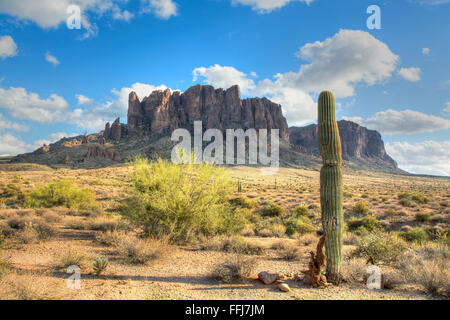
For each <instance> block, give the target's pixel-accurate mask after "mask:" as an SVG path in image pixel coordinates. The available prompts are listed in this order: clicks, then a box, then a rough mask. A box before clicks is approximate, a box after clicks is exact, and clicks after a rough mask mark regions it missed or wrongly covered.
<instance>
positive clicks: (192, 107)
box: [128, 85, 289, 142]
mask: <svg viewBox="0 0 450 320" xmlns="http://www.w3.org/2000/svg"><path fill="white" fill-rule="evenodd" d="M194 121H202V122H203V129H205V130H206V129H211V128H216V129H219V130H222V131H224V130H226V129H235V128H242V129H244V130H246V129H249V128H254V129H268V130H270V129H279V130H280V139H282V140H285V141H286V142H288V141H289V129H288V125H287V122H286V119H285V118H284V116H283V113H282V111H281V106H280V105H279V104H276V103H273V102H271V101H270V100H268V99H266V98H250V99H244V100H241V93H240V89H239V87H238V86H233V87H231V88H229V89H228V90H223V89H214V88H213V87H212V86H203V85H196V86H194V87H191V88H189V89H187V90H186V91H185V92H184V93H182V94H181V93H180V92H179V91H175V92H173V93H172V92H171V91H170V90H169V89H167V90H165V91H162V90H158V91H154V92H153V93H152V94H150V96H148V97H145V98H143V99H142V101H140V100H139V97H138V96H137V94H136V93H135V92H131V93H130V96H129V108H128V130H130V131H132V130H139V128H142V127H147V128H148V129H149V130H150V132H151V133H157V134H161V133H166V132H172V131H173V130H174V129H177V128H186V129H192V128H193V124H194Z"/></svg>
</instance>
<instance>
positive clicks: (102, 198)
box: [0, 164, 450, 300]
mask: <svg viewBox="0 0 450 320" xmlns="http://www.w3.org/2000/svg"><path fill="white" fill-rule="evenodd" d="M0 166H1V168H0V173H1V175H0V193H1V194H2V195H1V200H2V202H1V203H0V231H1V232H0V237H1V238H0V245H1V249H0V258H1V259H0V287H1V290H0V299H88V300H90V299H258V300H259V299H262V300H277V299H283V300H284V299H287V300H321V299H389V300H391V299H392V300H396V299H420V300H422V299H447V297H448V294H449V282H450V279H449V269H450V268H448V266H449V264H450V263H449V255H448V243H449V241H448V230H449V225H450V193H449V192H450V179H449V178H436V177H417V176H407V175H393V174H384V173H373V172H365V171H351V170H349V169H346V170H345V175H344V186H345V189H344V216H345V220H346V222H347V228H346V231H345V238H344V254H345V258H344V262H343V268H344V269H343V274H344V282H343V283H341V285H339V286H328V287H325V288H312V287H311V285H309V284H308V283H307V282H306V281H302V274H301V271H302V270H306V269H307V265H308V261H309V252H310V251H312V250H315V246H316V244H317V241H318V239H319V236H318V235H317V231H319V230H320V197H319V188H320V186H319V172H318V171H308V170H300V169H295V168H280V170H279V172H278V173H277V174H276V175H271V176H262V175H260V170H259V169H258V168H249V167H229V168H227V169H226V172H228V174H229V175H230V176H231V177H232V180H233V181H234V182H235V183H237V184H238V185H240V188H239V189H238V188H236V191H235V192H234V194H233V197H234V198H236V199H239V201H240V203H241V202H242V203H243V204H244V206H245V207H246V210H247V214H248V215H249V217H250V219H249V222H248V223H247V225H246V227H245V228H244V229H243V230H242V231H241V234H240V235H235V236H217V237H210V238H205V239H198V241H196V242H194V243H188V244H182V245H180V244H176V243H171V242H170V241H168V240H165V239H151V240H149V239H142V238H141V237H139V230H136V228H135V227H134V226H132V225H130V224H129V222H128V221H127V220H126V219H125V218H123V217H121V215H120V214H119V212H118V205H119V204H120V203H121V202H122V201H123V199H125V198H126V197H127V194H128V193H129V192H130V191H129V189H130V184H131V180H130V170H131V169H130V167H129V166H127V165H120V166H115V167H108V168H102V169H92V170H77V169H65V168H58V169H52V168H49V167H45V166H40V165H34V164H1V165H0ZM59 179H66V180H71V181H74V182H75V183H76V185H77V187H78V188H86V189H89V190H91V191H93V192H94V193H95V202H96V204H97V205H98V209H97V210H95V211H92V212H90V211H84V212H80V211H78V210H74V209H70V208H67V207H48V208H46V207H42V208H23V207H21V205H20V197H21V196H22V195H23V194H26V193H27V192H30V191H31V190H33V189H34V188H36V187H38V186H42V185H44V184H46V183H48V182H50V181H57V180H59ZM11 185H13V186H15V187H12V186H11ZM274 208H275V210H274ZM298 208H300V209H298ZM269 209H271V210H274V211H276V213H275V214H273V215H266V214H264V212H268V211H267V210H269ZM265 210H266V211H265ZM296 210H298V211H296ZM293 212H300V213H298V214H299V215H301V216H303V217H306V218H304V219H303V220H301V221H302V224H295V228H294V230H293V231H292V230H291V232H288V229H289V225H288V224H286V223H285V222H286V221H287V220H286V219H288V217H290V216H291V215H293ZM374 225H375V226H374ZM377 230H379V231H380V232H383V235H389V236H395V241H397V242H396V243H395V244H394V247H395V246H396V245H397V244H400V245H401V246H404V250H403V251H402V252H401V253H399V254H398V256H396V257H393V258H391V257H387V258H386V257H384V256H383V257H378V258H379V259H378V258H377V259H378V260H379V262H378V261H377V262H376V264H377V265H378V266H380V267H381V270H382V274H383V288H382V289H381V290H369V289H368V288H367V285H366V278H367V267H368V266H369V264H368V263H369V262H368V259H367V258H368V256H367V254H366V255H364V251H363V253H362V254H361V247H363V248H366V247H364V246H362V245H361V243H363V244H364V243H366V242H364V241H365V240H364V239H366V238H367V237H369V236H370V234H371V233H372V232H375V231H377ZM386 237H387V236H386ZM381 238H383V236H382V237H381ZM133 246H134V247H133ZM355 252H360V254H359V255H356V254H355ZM386 254H387V255H390V252H387V253H386ZM141 255H142V256H143V257H141ZM405 255H413V256H414V257H416V258H417V257H419V258H418V259H416V260H414V259H405ZM105 258H107V260H108V265H107V267H105V268H104V269H101V268H100V269H101V270H100V272H98V266H97V267H94V265H95V262H94V261H96V259H97V260H99V259H100V261H101V259H105ZM413 260H414V261H421V262H420V263H419V262H418V263H417V265H411V264H412V263H413V262H412V261H413ZM405 261H408V262H410V265H405ZM226 263H228V265H231V266H233V267H236V269H237V271H236V272H235V273H236V275H235V277H234V279H233V281H226V280H227V279H226V278H224V277H220V276H219V273H218V271H217V270H220V266H223V265H224V264H226ZM74 264H75V265H78V266H79V267H80V269H81V289H80V290H72V289H68V288H67V283H66V280H67V278H69V277H70V274H68V273H66V269H67V267H68V266H70V265H74ZM262 271H266V272H271V273H279V275H280V279H279V280H278V281H277V282H276V283H273V284H270V285H265V284H263V283H262V282H261V281H260V280H258V279H257V278H258V273H260V272H262ZM414 272H415V273H414ZM406 274H409V275H410V276H406ZM418 275H420V277H419V276H418ZM281 282H283V283H287V284H288V285H289V287H290V291H288V292H282V291H280V290H279V289H278V285H279V283H281Z"/></svg>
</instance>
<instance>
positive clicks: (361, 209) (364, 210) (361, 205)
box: [353, 201, 369, 215]
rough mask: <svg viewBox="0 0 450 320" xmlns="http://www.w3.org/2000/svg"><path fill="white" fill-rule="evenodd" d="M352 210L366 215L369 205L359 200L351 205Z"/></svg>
mask: <svg viewBox="0 0 450 320" xmlns="http://www.w3.org/2000/svg"><path fill="white" fill-rule="evenodd" d="M353 212H354V213H356V214H359V215H367V214H368V213H369V206H368V205H367V204H366V203H365V202H364V201H359V202H358V203H357V204H356V205H355V206H354V207H353Z"/></svg>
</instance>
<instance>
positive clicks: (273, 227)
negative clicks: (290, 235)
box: [269, 223, 286, 238]
mask: <svg viewBox="0 0 450 320" xmlns="http://www.w3.org/2000/svg"><path fill="white" fill-rule="evenodd" d="M269 230H270V231H271V232H272V236H273V237H277V238H281V237H283V236H284V235H285V234H286V227H285V225H284V224H282V223H272V224H270V225H269Z"/></svg>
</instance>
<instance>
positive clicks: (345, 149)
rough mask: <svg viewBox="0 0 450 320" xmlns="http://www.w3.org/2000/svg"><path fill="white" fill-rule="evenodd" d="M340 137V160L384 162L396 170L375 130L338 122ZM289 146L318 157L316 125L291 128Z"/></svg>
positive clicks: (343, 121) (344, 121)
mask: <svg viewBox="0 0 450 320" xmlns="http://www.w3.org/2000/svg"><path fill="white" fill-rule="evenodd" d="M338 127H339V133H340V135H341V144H342V158H343V159H344V160H352V159H362V158H372V159H379V160H381V161H383V162H385V163H386V164H387V165H389V166H390V167H392V168H397V163H396V162H395V161H394V159H392V158H391V157H390V156H389V155H388V154H387V153H386V150H385V148H384V142H383V140H382V139H381V135H380V134H379V133H378V132H377V131H375V130H368V129H367V128H364V127H361V126H360V125H358V124H356V123H354V122H351V121H346V120H341V121H339V122H338ZM289 132H290V142H291V144H293V145H295V146H298V147H301V148H303V149H304V150H306V151H307V152H309V153H311V154H314V155H319V145H318V140H317V125H315V124H312V125H309V126H307V127H301V128H300V127H291V128H289Z"/></svg>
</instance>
